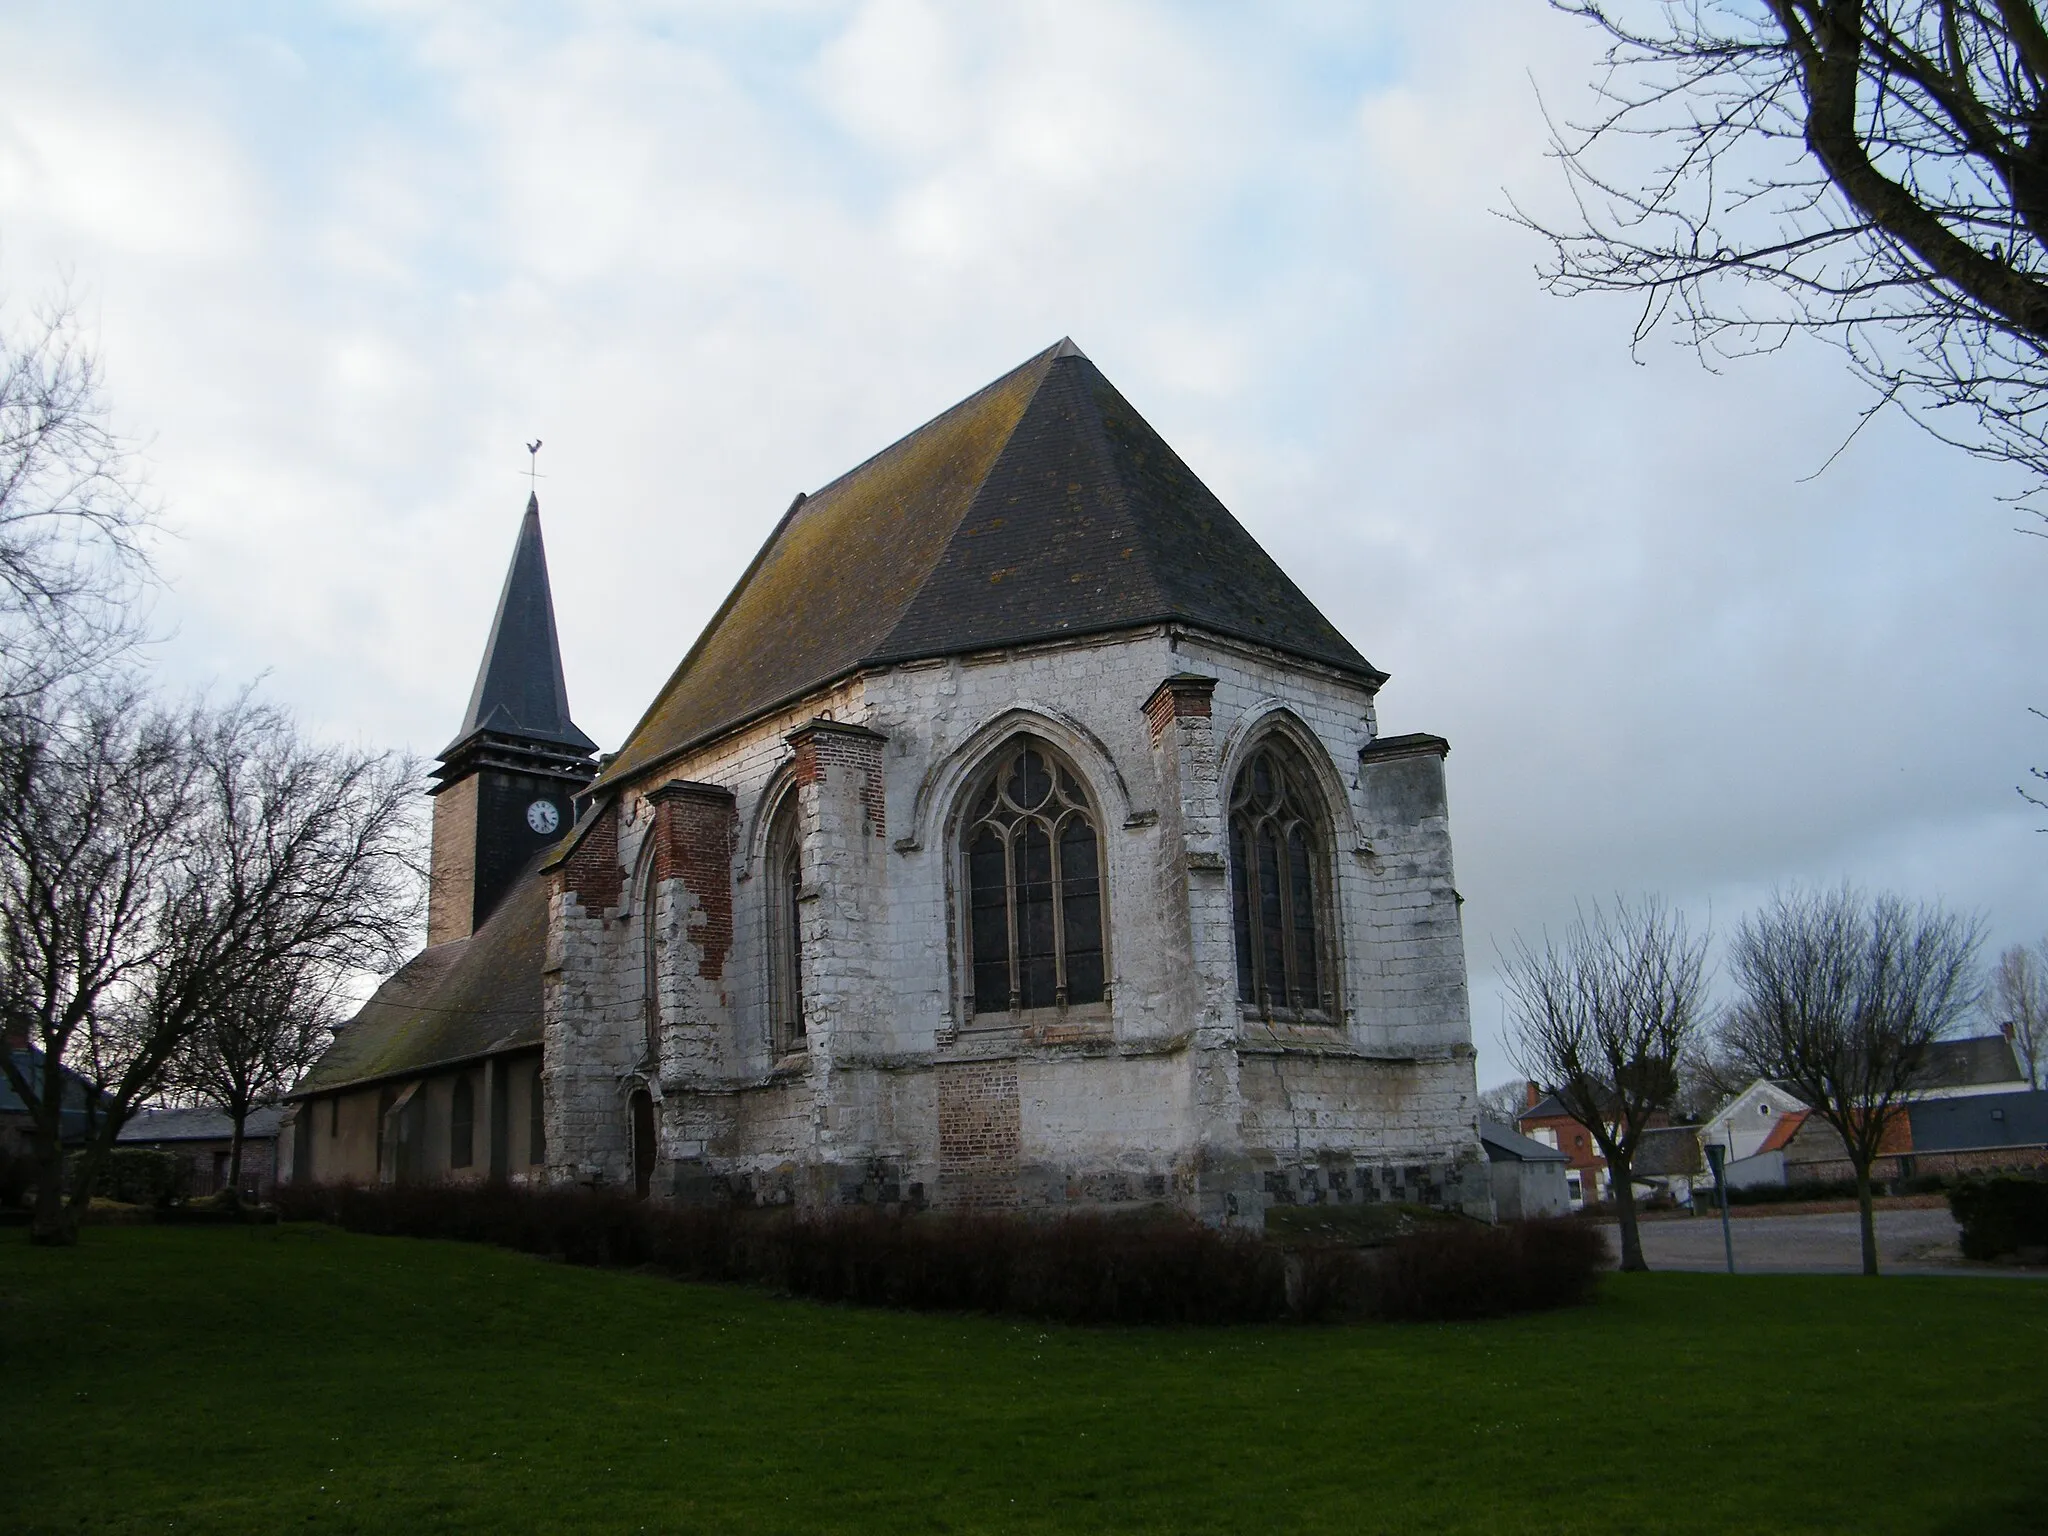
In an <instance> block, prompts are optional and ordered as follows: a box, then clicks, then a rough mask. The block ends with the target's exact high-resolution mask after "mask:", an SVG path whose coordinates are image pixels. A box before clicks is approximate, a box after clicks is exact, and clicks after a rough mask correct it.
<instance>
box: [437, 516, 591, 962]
mask: <svg viewBox="0 0 2048 1536" xmlns="http://www.w3.org/2000/svg"><path fill="white" fill-rule="evenodd" d="M596 752H597V743H596V742H594V741H592V740H591V739H590V738H589V737H588V736H586V735H584V734H583V732H582V731H580V730H579V729H577V727H576V722H575V721H573V720H571V719H570V718H569V689H568V685H567V684H566V683H565V682H564V681H563V678H562V647H561V643H560V641H559V640H558V639H557V637H556V634H555V603H554V597H553V594H552V593H551V592H550V591H549V588H548V557H547V551H546V549H545V548H544V547H543V546H542V543H541V536H540V498H539V497H538V496H529V497H528V498H527V502H526V516H525V517H524V518H523V519H522V520H521V522H520V524H519V540H518V542H517V543H516V544H515V545H514V546H513V549H512V566H511V569H509V570H508V571H506V572H505V587H504V590H503V591H502V592H501V593H500V594H499V596H498V614H497V617H496V619H494V620H493V621H492V623H491V638H490V642H489V644H487V645H486V646H485V647H484V659H483V665H482V666H480V667H478V668H477V673H476V687H475V688H474V689H472V690H471V691H470V695H469V711H468V713H466V714H465V715H464V716H463V717H462V728H461V729H460V730H459V731H457V732H456V733H455V739H454V740H453V741H452V742H450V743H449V744H448V745H447V746H446V747H444V748H443V749H442V751H441V761H440V766H439V767H438V768H436V769H435V770H434V773H433V777H434V779H435V780H436V781H437V782H436V783H435V785H434V787H433V788H432V789H431V790H429V791H428V793H429V794H431V795H432V796H433V797H434V851H433V873H432V880H431V884H430V887H429V891H428V902H427V943H428V944H429V945H430V946H431V945H435V944H445V943H447V942H449V941H450V940H452V939H466V938H468V937H469V935H470V934H471V933H472V932H474V931H475V930H476V928H477V927H478V926H480V925H481V924H482V922H483V920H484V919H485V918H486V917H488V916H490V914H491V909H492V908H493V907H495V906H497V904H498V902H499V901H500V900H501V899H502V898H503V897H504V895H505V893H506V891H507V890H509V889H510V888H511V885H512V882H513V881H514V880H515V879H517V878H518V876H519V873H520V871H521V870H522V869H524V868H525V867H526V865H527V863H528V862H529V861H530V860H531V859H532V858H533V856H534V855H535V854H536V853H538V852H539V851H540V850H541V849H543V848H546V847H548V846H549V845H550V844H552V843H554V842H555V841H556V840H557V839H558V838H560V837H561V836H562V834H563V833H565V832H567V831H568V830H569V826H570V823H571V821H572V820H573V819H574V811H575V806H576V797H577V796H578V795H580V794H581V793H582V792H583V790H584V789H585V787H586V786H588V785H589V783H590V781H591V779H592V778H593V777H594V776H595V775H596V773H597V763H596V761H595V754H596Z"/></svg>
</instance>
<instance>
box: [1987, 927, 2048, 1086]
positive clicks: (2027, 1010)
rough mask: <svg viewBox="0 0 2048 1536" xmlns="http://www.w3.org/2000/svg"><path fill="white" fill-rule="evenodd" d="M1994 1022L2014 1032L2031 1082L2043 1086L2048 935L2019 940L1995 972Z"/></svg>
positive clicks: (2047, 1058)
mask: <svg viewBox="0 0 2048 1536" xmlns="http://www.w3.org/2000/svg"><path fill="white" fill-rule="evenodd" d="M1990 1004H1991V1013H1992V1022H1993V1023H1994V1024H1996V1025H1997V1026H1998V1027H1999V1028H2000V1029H2003V1030H2009V1031H2010V1032H2011V1040H2012V1049H2013V1054H2014V1055H2015V1056H2017V1057H2019V1061H2020V1070H2021V1071H2023V1072H2025V1073H2026V1074H2027V1086H2028V1087H2029V1088H2039V1087H2040V1086H2041V1072H2042V1068H2043V1067H2048V939H2041V940H2039V941H2038V942H2036V943H2033V944H2015V945H2013V946H2012V947H2011V948H2010V949H2008V950H2006V952H2005V953H2004V954H2002V955H2000V956H1999V957H1998V968H1997V969H1996V970H1994V971H1993V972H1992V973H1991V992H1990Z"/></svg>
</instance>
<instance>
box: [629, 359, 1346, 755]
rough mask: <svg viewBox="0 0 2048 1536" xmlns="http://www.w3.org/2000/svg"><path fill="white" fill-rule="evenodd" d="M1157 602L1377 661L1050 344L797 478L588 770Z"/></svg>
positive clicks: (1296, 645) (1243, 631)
mask: <svg viewBox="0 0 2048 1536" xmlns="http://www.w3.org/2000/svg"><path fill="white" fill-rule="evenodd" d="M1163 621H1182V622H1186V623H1188V624H1191V625H1195V626H1199V627H1201V628H1205V629H1208V630H1212V631H1214V632H1216V633H1218V634H1222V635H1228V636H1234V637H1237V638H1239V639H1245V640H1252V641H1257V642H1259V643H1261V644H1264V645H1268V646H1271V647H1273V648H1274V649H1276V650H1280V651H1285V652H1287V653H1289V654H1292V655H1296V656H1301V657H1306V658H1308V659H1310V660H1313V661H1319V662H1322V663H1325V664H1327V665H1329V666H1331V667H1335V668H1337V669H1339V670H1340V671H1344V672H1348V673H1352V674H1354V675H1356V676H1358V677H1360V678H1363V679H1365V680H1367V681H1368V682H1369V683H1371V684H1373V685H1375V686H1376V685H1377V684H1379V683H1380V682H1382V681H1384V680H1385V674H1383V673H1381V672H1379V671H1378V670H1377V669H1375V668H1374V667H1373V666H1372V664H1371V663H1369V662H1368V661H1366V659H1365V658H1364V657H1363V656H1361V655H1360V654H1359V653H1358V651H1357V650H1356V649H1355V648H1354V647H1353V646H1352V644H1351V642H1350V641H1348V640H1346V639H1345V638H1344V636H1343V635H1341V634H1339V633H1338V631H1337V629H1336V627H1335V626H1334V625H1332V624H1331V623H1330V621H1329V620H1328V619H1326V618H1324V617H1323V615H1322V613H1321V612H1319V611H1318V610H1317V608H1316V606H1315V604H1313V603H1311V602H1310V601H1309V600H1308V598H1307V597H1305V596H1304V595H1303V594H1302V592H1301V589H1300V588H1299V587H1297V586H1295V584H1294V583H1293V582H1292V581H1291V580H1289V579H1288V577H1287V575H1286V573H1285V572H1283V571H1282V570H1281V569H1280V567H1279V566H1278V565H1276V564H1275V563H1274V562H1273V559H1272V557H1271V556H1270V555H1268V554H1267V553H1266V552H1265V551H1264V550H1263V549H1261V548H1260V547H1259V545H1258V542H1257V541H1256V540H1255V539H1253V538H1252V536H1251V535H1250V534H1249V533H1247V532H1246V531H1245V529H1244V527H1243V525H1242V524H1240V523H1239V522H1238V521H1237V519H1236V518H1234V517H1232V516H1231V515H1230V513H1229V511H1228V510H1226V509H1225V507H1224V506H1223V504H1222V503H1221V502H1220V501H1218V500H1217V499H1216V497H1215V495H1214V494H1212V493H1211V492H1210V490H1209V488H1208V487H1207V486H1205V485H1203V484H1202V482H1201V481H1200V480H1199V479H1198V478H1197V477H1196V475H1195V473H1194V471H1193V470H1191V469H1189V468H1188V466H1187V465H1186V464H1185V463H1183V462H1182V461H1181V459H1180V457H1179V455H1177V454H1176V453H1175V452H1174V451H1173V450H1172V449H1171V448H1169V447H1168V446H1167V445H1166V443H1165V441H1164V440H1163V439H1162V438H1161V437H1160V436H1159V434H1158V433H1157V432H1155V431H1153V429H1152V428H1151V426H1150V425H1148V424H1147V423H1146V421H1145V419H1144V418H1143V417H1142V416H1140V415H1139V414H1138V413H1137V411H1135V410H1134V409H1132V407H1131V405H1130V403H1129V402H1128V401H1126V400H1125V399H1124V397H1123V396H1122V395H1121V394H1119V393H1118V392H1117V391H1116V389H1115V387H1114V386H1113V385H1111V384H1110V382H1109V381H1108V380H1107V379H1106V378H1104V377H1103V376H1102V374H1101V372H1100V371H1099V370H1098V369H1097V368H1096V367H1095V365H1094V364H1093V363H1091V362H1090V361H1089V360H1088V359H1087V358H1086V357H1084V356H1083V355H1082V354H1081V352H1080V350H1079V349H1078V348H1077V347H1075V346H1074V344H1073V343H1072V342H1071V341H1062V342H1060V343H1059V344H1058V345H1057V346H1054V347H1050V348H1048V349H1047V350H1045V351H1044V352H1041V353H1040V354H1039V355H1038V356H1036V357H1034V358H1032V359H1031V360H1030V361H1029V362H1027V363H1025V364H1024V365H1023V366H1022V367H1019V368H1017V369H1015V370H1013V371H1012V372H1010V373H1007V374H1005V375H1003V376H1002V377H1001V378H999V379H997V380H996V381H995V382H994V383H992V384H990V385H988V386H987V387H986V388H984V389H982V390H980V391H978V392H977V393H975V394H973V395H970V396H969V397H968V398H967V399H965V400H963V401H961V402H960V403H959V404H958V405H956V406H954V407H953V408H952V409H951V410H949V411H946V412H945V413H944V414H942V415H940V416H938V417H936V418H935V419H933V420H932V421H930V422H928V423H926V424H925V425H924V426H922V427H920V428H918V429H917V430H916V431H915V432H912V433H911V434H910V435H909V436H908V437H905V438H903V439H902V440H901V441H899V442H897V443H895V444H893V445H892V446H890V447H888V448H885V449H884V450H882V452H880V453H878V454H876V455H875V456H874V457H873V458H871V459H869V460H868V461H867V462H866V463H864V464H862V465H860V466H859V467H858V468H855V469H853V470H851V471H849V472H848V473H846V474H844V475H842V476H840V477H839V478H838V479H837V480H834V481H833V482H832V483H831V484H830V485H827V486H826V487H824V489H822V490H820V491H818V492H817V493H816V494H814V495H811V496H800V497H798V498H797V500H796V502H795V503H794V504H792V505H791V507H790V508H789V510H788V511H787V512H786V513H785V514H784V515H783V518H782V521H781V522H780V523H778V524H777V525H776V527H775V530H774V532H773V533H771V534H770V535H769V537H768V542H767V543H766V544H764V545H763V546H762V548H761V550H760V552H759V553H758V554H757V555H755V557H754V560H753V563H752V564H751V565H749V566H748V567H747V569H746V572H745V574H744V575H742V576H741V577H740V580H739V583H738V585H737V586H735V587H734V588H733V590H732V593H731V594H730V595H729V596H728V597H727V598H726V600H725V602H724V604H723V605H722V606H721V607H720V608H719V610H718V612H717V613H716V614H714V615H713V616H712V619H711V622H710V623H709V624H708V625H706V626H705V629H704V632H703V633H702V634H701V635H700V636H698V638H697V642H696V644H695V645H693V646H692V647H691V648H690V652H689V654H688V655H687V656H685V657H684V658H683V661H682V664H681V665H680V666H679V667H677V668H676V671H675V674H674V675H673V676H672V677H671V678H670V679H669V681H668V684H667V685H666V686H665V687H664V688H663V689H662V691H661V694H660V696H659V697H657V698H656V699H655V701H654V703H653V705H652V706H651V707H650V708H649V709H648V711H647V713H646V714H645V715H644V716H643V717H642V718H641V721H640V723H639V724H638V725H637V726H636V727H635V728H634V730H633V732H632V734H631V736H630V737H628V738H627V741H626V743H625V745H624V746H623V747H621V748H620V750H619V752H618V755H617V756H616V758H614V760H613V761H612V762H611V764H610V765H609V766H608V767H607V768H606V770H605V772H604V773H603V775H602V776H601V777H600V779H599V781H598V782H599V783H600V784H601V785H602V784H610V783H616V782H618V781H620V780H623V779H626V778H629V777H630V776H632V775H633V774H635V773H636V772H639V771H640V770H643V769H645V768H648V767H650V766H652V765H653V764H655V763H658V762H660V761H661V760H662V759H664V758H666V757H669V756H671V755H673V754H675V753H677V752H681V751H683V750H686V749H687V748H689V747H691V746H694V745H696V744H698V743H701V742H703V741H706V740H708V739H710V738H711V737H713V736H716V735H718V734H720V733H721V732H723V731H726V730H729V729H731V728H733V727H734V726H737V725H740V724H742V723H743V722H745V721H747V720H749V719H751V718H753V717H755V716H757V715H760V714H763V713H765V712H767V711H769V710H771V709H774V708H777V707H780V706H783V705H786V704H789V703H791V702H793V701H795V700H796V699H799V698H801V697H802V696H803V695H805V694H807V693H811V692H813V691H815V690H817V689H819V688H821V687H825V686H827V685H828V684H830V683H832V682H834V681H836V680H838V679H840V678H843V677H846V676H848V675H850V674H851V673H853V672H855V671H857V670H859V669H860V668H862V667H868V666H879V665H886V664H888V663H892V662H902V661H909V660H915V659H921V658H930V657H938V656H949V655H958V654H962V653H965V652H970V651H978V650H987V649H990V648H996V647H1001V646H1007V645H1021V644H1027V643H1031V642H1034V641H1042V640H1051V639H1057V638H1060V637H1063V636H1069V635H1086V634H1093V633H1100V632H1106V631H1112V630H1119V629H1131V628H1137V627H1141V626H1143V625H1147V624H1153V623H1159V622H1163Z"/></svg>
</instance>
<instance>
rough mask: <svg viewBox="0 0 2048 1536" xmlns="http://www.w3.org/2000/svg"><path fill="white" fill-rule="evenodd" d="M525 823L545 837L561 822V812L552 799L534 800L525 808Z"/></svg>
mask: <svg viewBox="0 0 2048 1536" xmlns="http://www.w3.org/2000/svg"><path fill="white" fill-rule="evenodd" d="M526 824H527V825H528V826H529V827H531V828H533V830H534V831H536V832H538V833H540V835H541V836H542V837H546V836H547V835H548V834H549V833H550V832H552V831H554V830H555V828H557V827H559V826H560V825H561V824H562V813H561V812H560V811H558V810H556V809H555V806H554V802H553V801H552V800H536V801H534V802H533V804H531V805H529V806H528V807H527V808H526Z"/></svg>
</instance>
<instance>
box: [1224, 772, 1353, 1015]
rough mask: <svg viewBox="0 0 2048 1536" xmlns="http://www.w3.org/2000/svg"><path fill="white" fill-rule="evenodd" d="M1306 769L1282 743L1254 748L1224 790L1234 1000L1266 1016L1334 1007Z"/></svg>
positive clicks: (1321, 865)
mask: <svg viewBox="0 0 2048 1536" xmlns="http://www.w3.org/2000/svg"><path fill="white" fill-rule="evenodd" d="M1311 784H1312V781H1311V780H1310V779H1309V776H1308V769H1307V767H1306V765H1305V764H1303V763H1302V762H1301V761H1300V760H1299V758H1298V757H1297V755H1296V754H1295V753H1294V752H1292V751H1291V750H1289V749H1288V748H1287V747H1286V745H1285V744H1284V743H1282V742H1278V741H1272V742H1267V743H1265V744H1263V745H1261V746H1259V747H1258V748H1257V750H1255V751H1254V752H1253V753H1252V754H1251V756H1250V758H1249V759H1248V760H1247V761H1246V762H1245V765H1244V766H1243V768H1241V769H1240V770H1239V771H1238V775H1237V780H1236V782H1235V783H1234V784H1233V785H1232V786H1231V793H1230V905H1231V917H1232V921H1233V924H1234V928H1235V935H1236V941H1237V998H1238V1001H1239V1002H1240V1003H1242V1004H1244V1005H1245V1006H1246V1007H1247V1008H1254V1009H1257V1010H1258V1011H1259V1012H1260V1013H1261V1014H1264V1015H1266V1016H1268V1017H1271V1016H1273V1015H1276V1014H1283V1015H1287V1016H1289V1017H1295V1018H1301V1017H1307V1018H1317V1019H1320V1018H1327V1017H1329V1016H1330V1014H1331V1013H1332V1012H1333V1011H1334V1009H1333V1006H1332V1004H1333V997H1332V987H1331V979H1332V974H1331V973H1332V967H1331V965H1330V960H1329V950H1330V945H1329V939H1328V915H1329V914H1328V905H1327V903H1328V890H1327V886H1328V881H1329V874H1328V869H1329V863H1328V855H1327V852H1326V850H1327V848H1328V838H1327V836H1326V833H1325V830H1324V819H1323V817H1322V816H1321V815H1320V814H1319V809H1320V805H1319V797H1318V796H1317V795H1316V793H1315V791H1314V789H1313V788H1312V787H1311Z"/></svg>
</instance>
